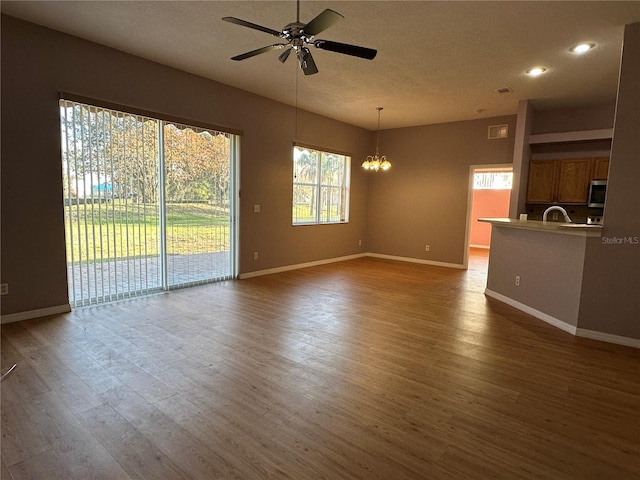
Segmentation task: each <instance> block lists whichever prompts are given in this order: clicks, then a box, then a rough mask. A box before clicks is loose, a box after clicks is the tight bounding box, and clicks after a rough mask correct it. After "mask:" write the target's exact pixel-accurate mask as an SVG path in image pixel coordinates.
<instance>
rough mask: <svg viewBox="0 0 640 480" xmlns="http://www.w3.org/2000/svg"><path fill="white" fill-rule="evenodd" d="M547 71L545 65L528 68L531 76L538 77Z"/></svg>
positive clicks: (527, 72)
mask: <svg viewBox="0 0 640 480" xmlns="http://www.w3.org/2000/svg"><path fill="white" fill-rule="evenodd" d="M546 71H547V69H546V68H544V67H535V68H531V69H529V70H527V71H526V74H527V75H529V76H530V77H538V76H540V75H542V74H543V73H544V72H546Z"/></svg>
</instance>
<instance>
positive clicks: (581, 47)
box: [571, 43, 596, 55]
mask: <svg viewBox="0 0 640 480" xmlns="http://www.w3.org/2000/svg"><path fill="white" fill-rule="evenodd" d="M595 46H596V44H595V43H580V44H578V45H576V46H575V47H573V48H572V49H571V52H572V53H576V54H578V55H582V54H583V53H587V52H588V51H589V50H591V49H592V48H593V47H595Z"/></svg>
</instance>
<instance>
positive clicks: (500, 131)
mask: <svg viewBox="0 0 640 480" xmlns="http://www.w3.org/2000/svg"><path fill="white" fill-rule="evenodd" d="M508 136H509V125H490V126H489V137H488V138H489V139H491V140H492V139H494V138H507V137H508Z"/></svg>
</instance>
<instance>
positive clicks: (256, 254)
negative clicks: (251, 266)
mask: <svg viewBox="0 0 640 480" xmlns="http://www.w3.org/2000/svg"><path fill="white" fill-rule="evenodd" d="M253 259H254V260H258V252H253Z"/></svg>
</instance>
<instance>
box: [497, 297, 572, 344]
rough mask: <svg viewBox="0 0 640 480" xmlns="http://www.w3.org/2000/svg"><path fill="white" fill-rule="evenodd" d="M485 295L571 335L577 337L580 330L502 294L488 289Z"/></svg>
mask: <svg viewBox="0 0 640 480" xmlns="http://www.w3.org/2000/svg"><path fill="white" fill-rule="evenodd" d="M484 294H485V295H486V296H488V297H491V298H495V299H496V300H499V301H501V302H502V303H506V304H507V305H509V306H511V307H513V308H517V309H518V310H520V311H521V312H524V313H528V314H529V315H531V316H532V317H536V318H537V319H538V320H542V321H543V322H545V323H548V324H549V325H553V326H554V327H556V328H559V329H560V330H564V331H565V332H567V333H570V334H571V335H575V334H576V331H577V330H578V327H576V326H575V325H571V324H569V323H567V322H564V321H562V320H559V319H557V318H555V317H552V316H551V315H548V314H546V313H544V312H541V311H540V310H536V309H535V308H532V307H530V306H528V305H525V304H524V303H520V302H518V301H516V300H514V299H513V298H509V297H506V296H504V295H502V294H500V293H497V292H494V291H493V290H489V289H488V288H487V289H485V291H484Z"/></svg>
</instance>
